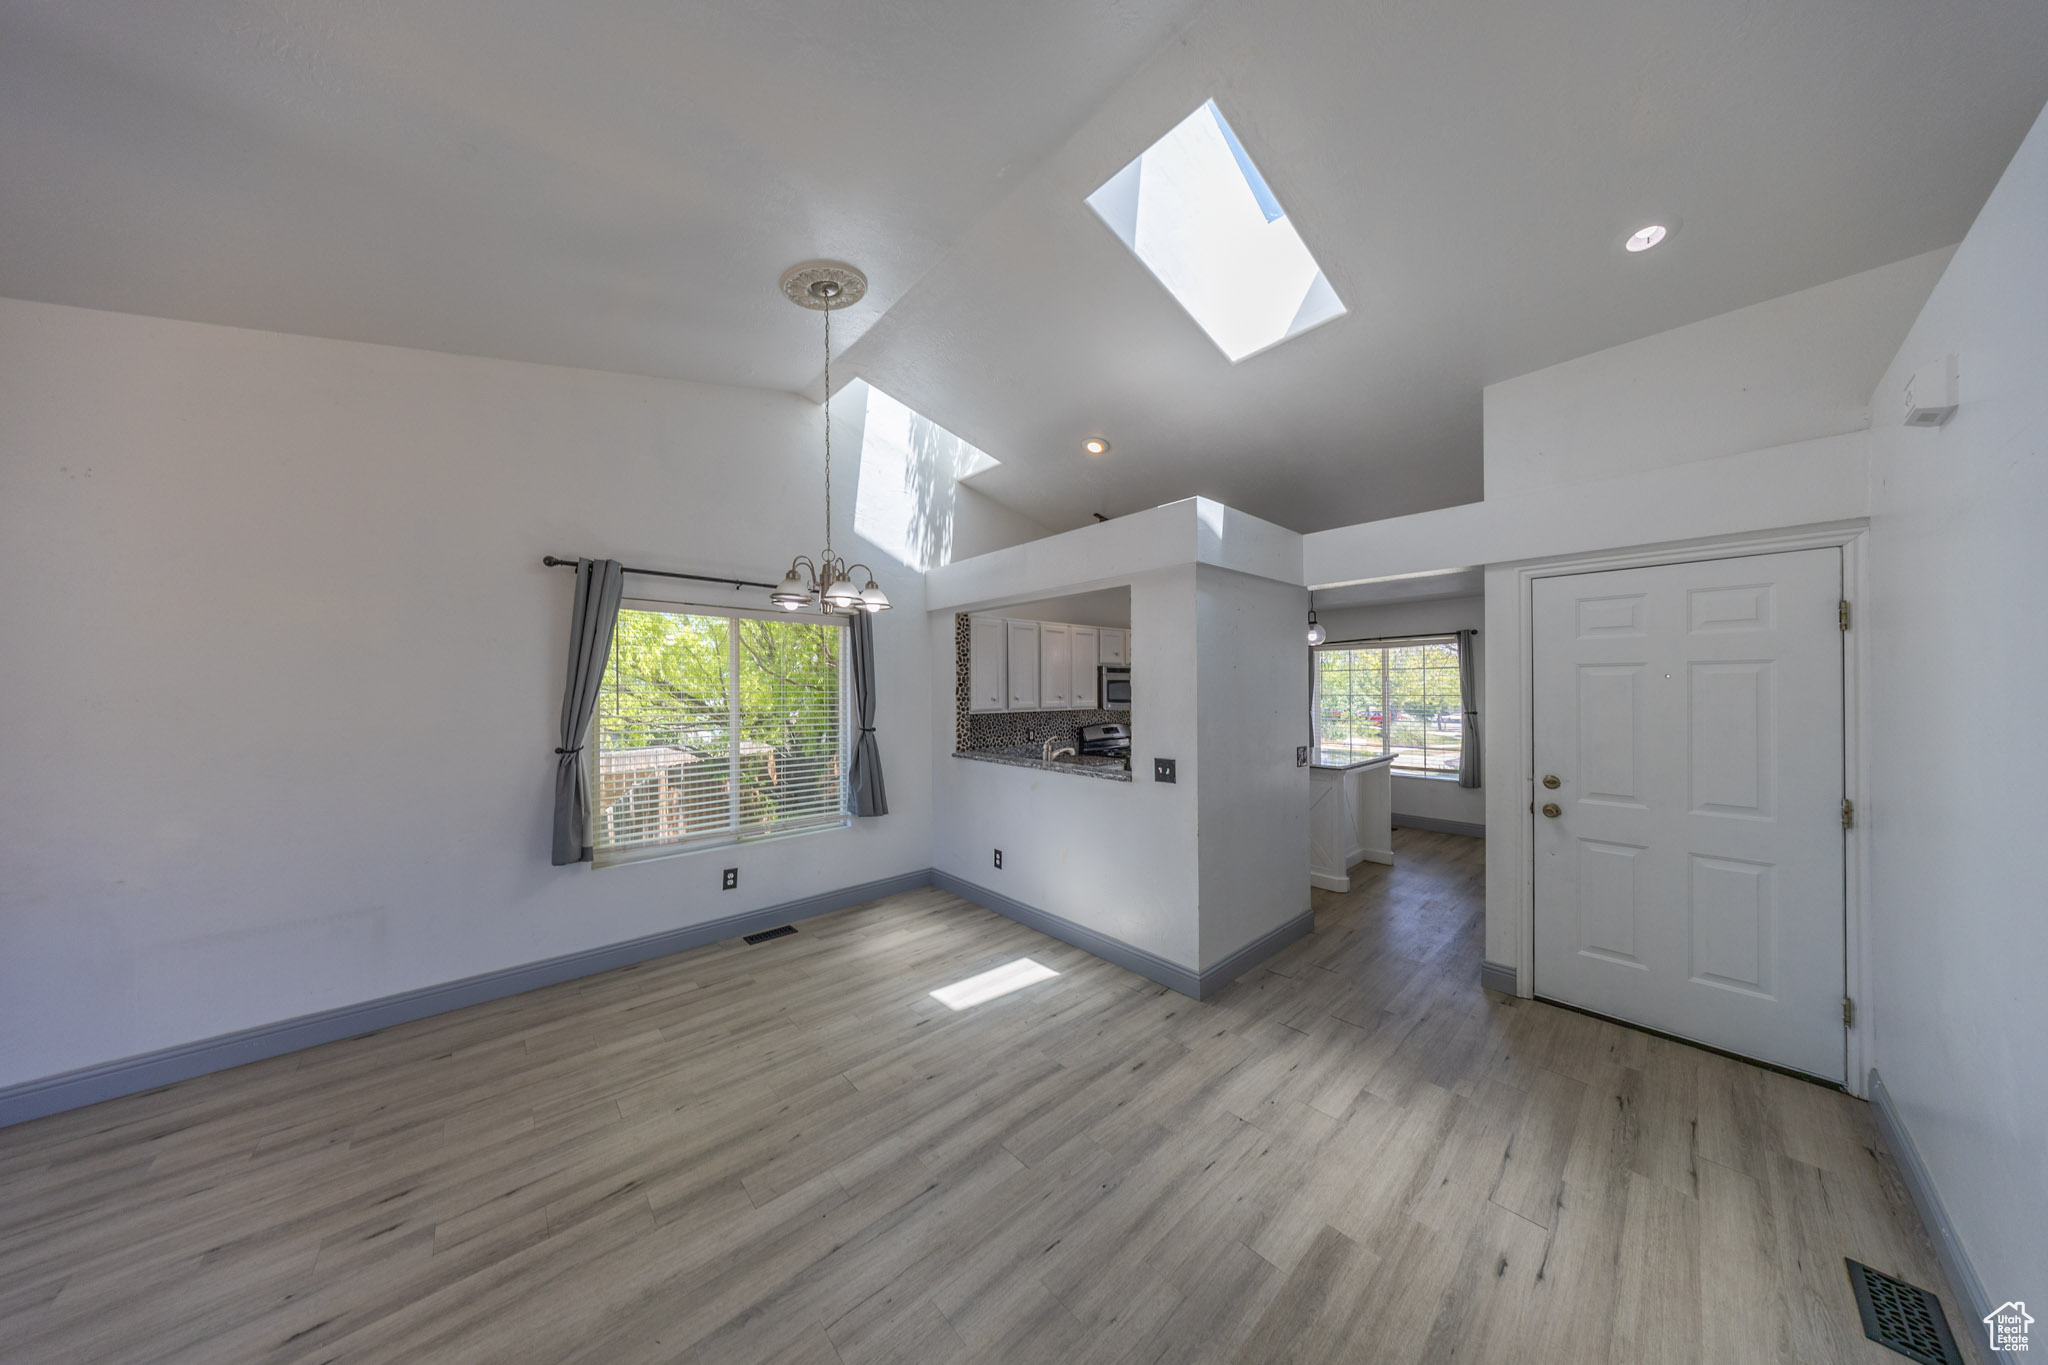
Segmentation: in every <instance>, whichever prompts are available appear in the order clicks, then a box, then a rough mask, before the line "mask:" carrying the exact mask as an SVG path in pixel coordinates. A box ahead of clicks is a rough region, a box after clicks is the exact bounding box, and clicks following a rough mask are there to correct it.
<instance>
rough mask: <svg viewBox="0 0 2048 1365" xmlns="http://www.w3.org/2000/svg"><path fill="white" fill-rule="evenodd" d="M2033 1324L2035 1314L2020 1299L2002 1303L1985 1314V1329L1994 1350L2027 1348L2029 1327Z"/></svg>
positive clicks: (2021, 1349) (2020, 1349)
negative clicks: (2029, 1311)
mask: <svg viewBox="0 0 2048 1365" xmlns="http://www.w3.org/2000/svg"><path fill="white" fill-rule="evenodd" d="M2033 1325H2034V1319H2033V1316H2032V1315H2031V1314H2030V1313H2028V1312H2027V1306H2026V1305H2025V1304H2024V1303H2021V1302H2020V1301H2019V1300H2018V1299H2014V1300H2013V1301H2012V1302H2011V1303H2004V1304H2000V1305H1999V1306H1998V1307H1996V1308H1994V1309H1992V1310H1991V1311H1990V1312H1989V1313H1986V1314H1985V1315H1984V1330H1985V1332H1986V1333H1987V1334H1988V1335H1989V1336H1990V1338H1991V1349H1992V1350H1994V1351H2024V1350H2026V1349H2027V1329H2028V1328H2029V1327H2031V1326H2033Z"/></svg>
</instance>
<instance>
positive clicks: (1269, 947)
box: [1195, 909, 1316, 1000]
mask: <svg viewBox="0 0 2048 1365" xmlns="http://www.w3.org/2000/svg"><path fill="white" fill-rule="evenodd" d="M1315 929H1316V912H1315V911H1314V910H1312V909H1311V910H1304V911H1302V912H1301V913H1300V914H1298V915H1296V916H1295V917H1294V918H1293V919H1291V920H1289V921H1287V923H1285V924H1283V925H1281V926H1280V927H1279V928H1278V929H1275V930H1273V931H1272V932H1271V933H1269V934H1266V935H1263V936H1262V937H1259V938H1255V939H1253V940H1252V941H1251V942H1250V943H1247V944H1245V945H1244V947H1242V948H1239V949H1238V950H1237V951H1236V952H1234V953H1232V954H1231V955H1230V956H1229V957H1226V958H1224V959H1223V960H1222V961H1221V962H1218V963H1216V964H1215V965H1214V966H1211V967H1205V968H1203V970H1202V979H1201V982H1200V984H1199V986H1198V988H1197V990H1196V993H1195V999H1197V1000H1207V999H1208V998H1209V997H1210V996H1213V995H1214V994H1216V992H1218V991H1220V990H1222V989H1223V988H1224V987H1225V986H1228V985H1229V984H1230V983H1231V982H1233V981H1235V980H1237V979H1238V978H1239V977H1240V976H1243V975H1244V974H1245V973H1246V972H1248V971H1250V970H1251V969H1252V968H1254V967H1256V966H1258V965H1259V964H1260V963H1261V962H1264V961H1265V960H1266V959H1267V958H1269V957H1271V956H1273V954H1275V953H1277V952H1279V951H1280V950H1281V949H1282V948H1285V947H1286V946H1287V945H1288V944H1290V943H1292V942H1294V941H1295V940H1296V939H1301V938H1306V937H1308V936H1309V935H1310V934H1312V933H1314V932H1315Z"/></svg>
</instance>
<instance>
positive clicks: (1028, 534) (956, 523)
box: [834, 423, 1053, 559]
mask: <svg viewBox="0 0 2048 1365" xmlns="http://www.w3.org/2000/svg"><path fill="white" fill-rule="evenodd" d="M834 425H835V426H837V423H834ZM1051 534H1053V531H1052V528H1051V527H1049V526H1041V525H1039V524H1038V523H1037V522H1035V521H1033V520H1032V519H1031V518H1030V517H1027V516H1025V515H1024V514H1023V513H1022V512H1019V511H1017V510H1016V509H1015V508H1012V507H1009V506H1006V505H1005V504H1003V503H1000V502H997V501H996V500H995V499H994V498H991V497H989V496H988V495H987V494H985V493H982V492H981V491H979V490H978V489H975V488H972V487H969V486H968V485H967V484H964V483H962V484H955V485H954V486H953V548H952V553H951V555H950V556H949V559H970V558H972V557H973V556H975V555H985V554H987V553H989V552H990V551H992V550H1003V549H1007V548H1009V547H1010V546H1012V545H1022V544H1024V543H1025V542H1026V541H1031V540H1041V539H1043V538H1045V537H1046V536H1049V535H1051Z"/></svg>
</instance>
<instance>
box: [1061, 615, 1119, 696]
mask: <svg viewBox="0 0 2048 1365" xmlns="http://www.w3.org/2000/svg"><path fill="white" fill-rule="evenodd" d="M1067 633H1068V634H1069V635H1071V636H1072V637H1073V642H1074V644H1073V654H1074V666H1073V679H1074V683H1073V690H1072V691H1070V692H1069V693H1068V694H1067V704H1068V705H1069V706H1071V707H1073V708H1074V709H1075V710H1076V711H1093V710H1094V709H1095V708H1096V707H1098V706H1099V705H1101V702H1100V701H1098V700H1097V697H1096V692H1097V688H1096V679H1097V678H1098V677H1099V676H1100V675H1099V674H1097V673H1096V671H1095V666H1096V662H1097V661H1098V660H1099V659H1100V658H1101V657H1102V656H1101V648H1102V637H1103V636H1104V635H1107V634H1108V633H1109V632H1108V631H1104V630H1097V629H1096V628H1095V627H1094V626H1072V627H1069V628H1068V632H1067Z"/></svg>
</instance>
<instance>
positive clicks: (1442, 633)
mask: <svg viewBox="0 0 2048 1365" xmlns="http://www.w3.org/2000/svg"><path fill="white" fill-rule="evenodd" d="M1465 629H1466V630H1470V631H1471V632H1472V633H1473V634H1474V635H1477V634H1478V633H1479V630H1478V628H1477V627H1474V626H1467V627H1466V628H1465ZM1464 633H1465V632H1464V631H1462V630H1426V631H1423V632H1422V633H1421V634H1419V635H1418V634H1410V635H1367V636H1363V637H1361V638H1359V639H1356V640H1325V641H1323V642H1322V643H1321V644H1319V645H1316V646H1314V647H1315V648H1316V649H1335V648H1337V647H1338V646H1339V645H1383V644H1387V643H1389V642H1390V641H1394V640H1448V639H1451V638H1452V637H1453V636H1457V635H1462V634H1464Z"/></svg>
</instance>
